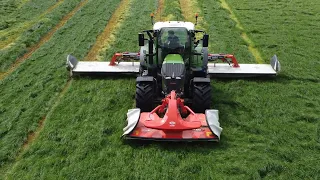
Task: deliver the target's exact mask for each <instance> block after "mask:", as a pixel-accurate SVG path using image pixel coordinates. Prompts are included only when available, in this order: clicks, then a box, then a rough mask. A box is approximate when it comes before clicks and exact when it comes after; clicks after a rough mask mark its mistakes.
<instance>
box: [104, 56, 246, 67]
mask: <svg viewBox="0 0 320 180" xmlns="http://www.w3.org/2000/svg"><path fill="white" fill-rule="evenodd" d="M139 57H140V53H131V52H124V53H115V54H114V55H113V56H112V58H111V61H110V63H109V66H115V65H117V63H116V62H117V61H119V60H120V59H121V60H129V59H139ZM208 57H214V59H221V60H222V61H223V62H228V61H227V59H231V62H232V67H235V68H237V67H240V65H239V63H238V61H237V59H236V57H235V56H234V55H233V54H208Z"/></svg>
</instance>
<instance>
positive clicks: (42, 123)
mask: <svg viewBox="0 0 320 180" xmlns="http://www.w3.org/2000/svg"><path fill="white" fill-rule="evenodd" d="M71 83H72V79H69V80H68V82H67V83H66V84H65V86H64V87H63V88H62V90H61V92H60V93H59V95H58V97H57V99H56V101H55V103H54V104H53V106H52V108H51V109H50V110H49V112H48V113H47V115H46V116H44V117H43V118H42V119H41V120H40V121H39V124H38V127H37V129H36V130H35V131H34V132H31V133H29V134H28V137H27V140H26V141H25V142H24V143H23V145H22V147H21V149H20V151H19V153H18V155H17V156H16V160H15V162H14V163H13V165H12V167H11V168H10V169H9V171H7V172H6V174H5V179H8V177H7V175H8V174H10V173H11V171H12V170H13V169H15V167H16V165H17V163H18V162H19V160H20V159H21V158H22V155H23V153H24V152H25V151H26V150H27V149H28V148H29V146H30V145H31V144H32V143H33V142H34V141H35V140H36V139H37V138H38V137H39V134H40V133H41V131H42V130H43V128H44V126H45V122H46V120H47V117H48V116H50V114H52V112H53V111H54V109H55V108H56V107H57V106H58V105H59V102H60V100H61V99H62V97H63V96H64V94H65V93H66V92H67V91H68V89H69V88H70V86H71Z"/></svg>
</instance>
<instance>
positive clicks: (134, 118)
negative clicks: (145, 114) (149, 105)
mask: <svg viewBox="0 0 320 180" xmlns="http://www.w3.org/2000/svg"><path fill="white" fill-rule="evenodd" d="M140 112H141V110H140V109H139V108H135V109H129V110H128V113H127V122H128V124H127V126H126V127H125V128H123V135H122V137H124V136H126V135H128V134H130V133H131V132H132V131H133V130H134V129H135V127H136V126H137V124H138V122H139V118H140Z"/></svg>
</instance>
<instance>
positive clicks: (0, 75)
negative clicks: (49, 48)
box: [0, 0, 88, 80]
mask: <svg viewBox="0 0 320 180" xmlns="http://www.w3.org/2000/svg"><path fill="white" fill-rule="evenodd" d="M87 2H88V0H84V1H82V2H80V3H79V4H78V6H77V7H75V8H74V9H73V10H72V11H71V12H70V13H68V14H67V15H66V16H64V17H63V18H62V20H61V21H60V22H59V23H58V24H57V25H56V26H55V27H54V28H53V29H52V30H50V31H49V32H48V34H46V35H45V36H44V37H43V38H41V40H40V41H39V42H38V43H37V44H36V45H34V46H33V47H31V48H30V49H29V51H28V52H27V53H26V54H24V55H23V56H22V57H20V58H18V59H17V60H16V61H15V62H14V63H13V64H12V65H11V67H10V68H9V69H8V70H7V71H6V72H4V73H1V74H0V80H2V79H4V78H5V77H6V76H7V75H8V74H10V73H12V72H13V71H14V70H15V69H16V68H17V67H18V66H19V65H20V64H21V63H22V62H24V61H25V60H26V59H28V58H29V57H30V56H31V55H32V53H34V52H35V51H36V50H38V49H39V48H40V47H41V46H42V45H43V44H44V43H46V42H47V41H48V40H50V38H51V37H52V36H53V35H54V33H55V32H56V31H57V30H58V29H60V28H61V27H62V26H64V24H65V23H66V22H67V21H68V20H69V19H70V18H71V17H72V16H73V15H74V14H75V13H76V12H77V11H78V10H79V9H80V8H82V6H84V5H85V4H86V3H87Z"/></svg>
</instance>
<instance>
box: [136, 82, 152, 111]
mask: <svg viewBox="0 0 320 180" xmlns="http://www.w3.org/2000/svg"><path fill="white" fill-rule="evenodd" d="M153 87H154V86H153V84H152V83H137V85H136V107H137V108H140V109H141V112H150V111H152V110H153V106H154V105H153V99H154V98H153V96H154V89H153Z"/></svg>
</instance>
